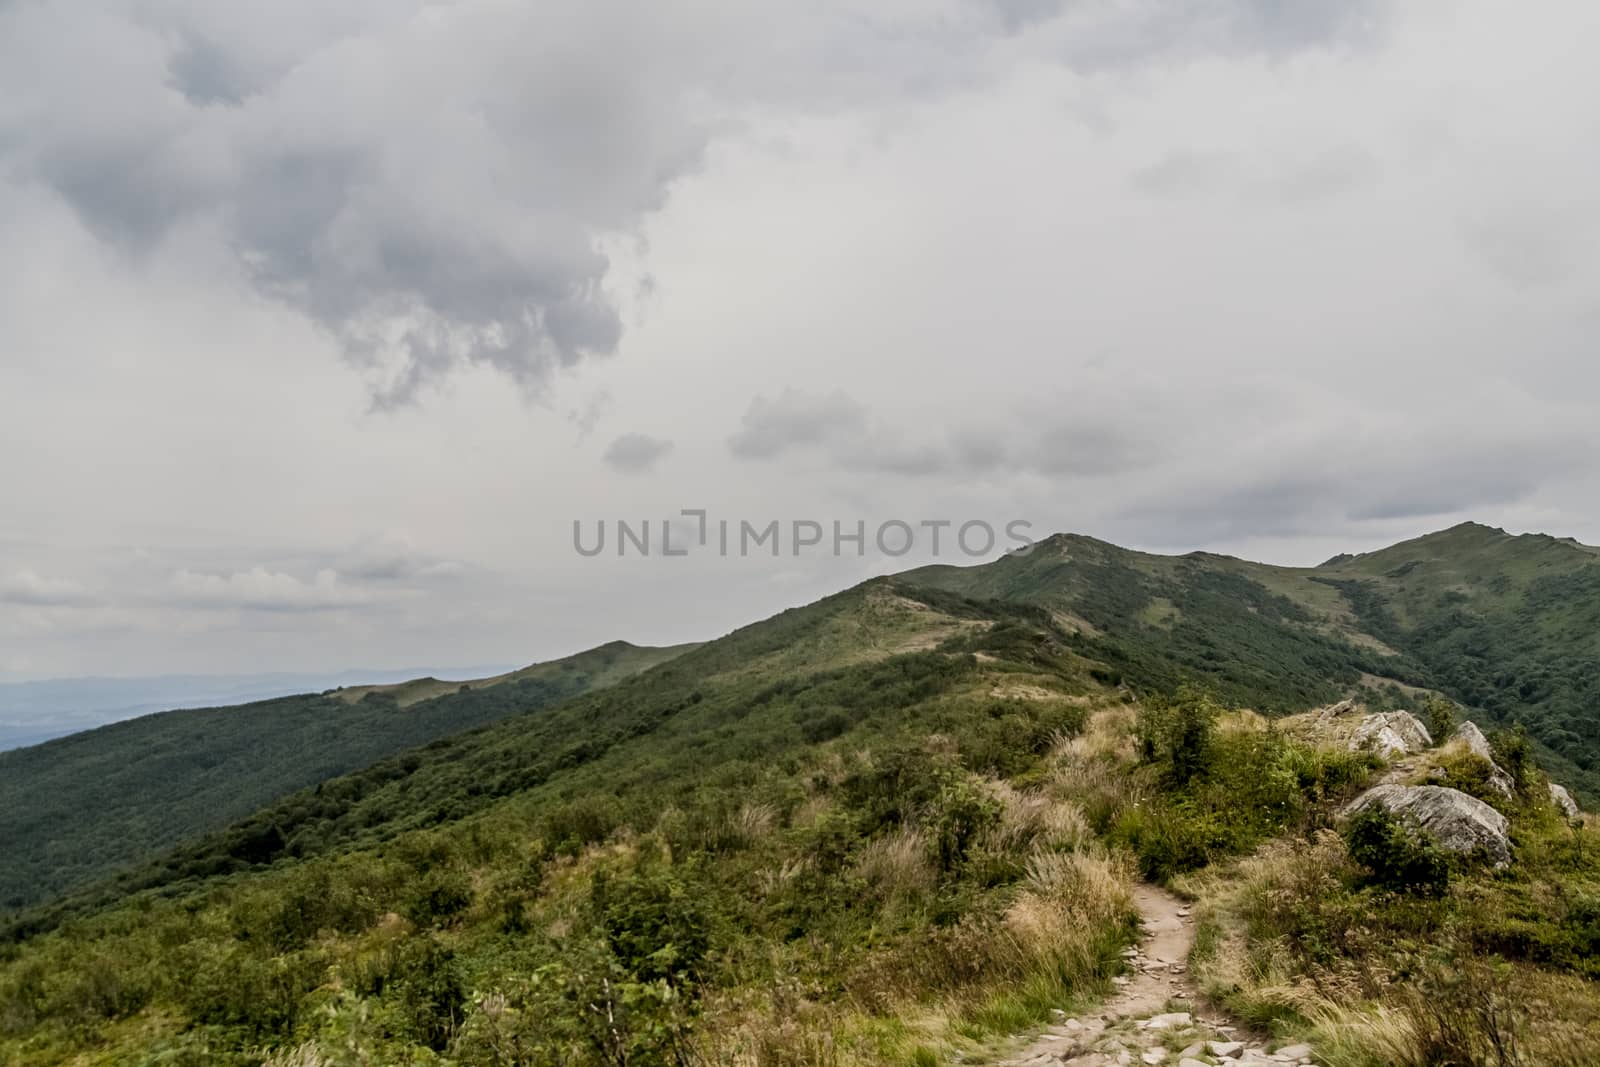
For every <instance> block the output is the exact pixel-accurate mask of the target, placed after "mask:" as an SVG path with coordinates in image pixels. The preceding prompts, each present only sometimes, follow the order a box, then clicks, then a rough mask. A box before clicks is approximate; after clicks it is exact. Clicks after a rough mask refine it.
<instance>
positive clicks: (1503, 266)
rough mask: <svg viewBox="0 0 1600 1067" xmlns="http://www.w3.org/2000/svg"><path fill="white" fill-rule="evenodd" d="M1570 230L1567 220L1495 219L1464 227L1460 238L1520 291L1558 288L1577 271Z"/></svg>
mask: <svg viewBox="0 0 1600 1067" xmlns="http://www.w3.org/2000/svg"><path fill="white" fill-rule="evenodd" d="M1573 227H1574V223H1573V221H1572V220H1570V219H1569V220H1552V221H1545V220H1543V219H1536V218H1515V219H1512V218H1496V219H1486V220H1478V221H1474V222H1470V223H1466V224H1464V225H1463V226H1462V236H1463V238H1464V240H1465V242H1466V245H1467V247H1468V248H1469V249H1471V250H1472V251H1473V252H1474V253H1476V254H1477V256H1478V257H1479V259H1480V260H1482V262H1483V263H1484V264H1485V265H1487V266H1488V267H1489V269H1490V270H1492V271H1494V272H1495V273H1496V274H1498V275H1499V276H1500V277H1502V278H1504V279H1505V280H1506V281H1508V282H1510V283H1511V284H1512V285H1514V286H1516V287H1518V288H1521V289H1540V288H1544V287H1547V286H1553V285H1559V284H1561V283H1562V282H1564V281H1566V280H1567V279H1568V278H1569V277H1570V276H1571V275H1572V274H1573V272H1574V270H1575V268H1576V267H1577V264H1578V258H1579V255H1578V251H1577V247H1575V243H1574V236H1575V235H1574V233H1573ZM1577 240H1578V241H1583V240H1585V238H1583V237H1578V238H1577Z"/></svg>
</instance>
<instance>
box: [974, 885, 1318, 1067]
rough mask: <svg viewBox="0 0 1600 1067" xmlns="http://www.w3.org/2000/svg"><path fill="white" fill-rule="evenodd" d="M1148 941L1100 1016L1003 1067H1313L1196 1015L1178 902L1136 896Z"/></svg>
mask: <svg viewBox="0 0 1600 1067" xmlns="http://www.w3.org/2000/svg"><path fill="white" fill-rule="evenodd" d="M1133 897H1134V902H1135V904H1137V905H1138V908H1139V915H1140V918H1141V923H1142V927H1143V933H1142V935H1141V936H1140V938H1139V944H1138V946H1137V947H1136V948H1130V949H1128V950H1127V951H1126V952H1125V953H1124V955H1125V956H1126V957H1127V960H1128V967H1129V970H1130V972H1131V973H1130V974H1129V975H1126V976H1123V977H1119V978H1114V979H1112V981H1114V982H1116V983H1117V986H1118V990H1117V992H1116V994H1115V995H1113V996H1112V997H1111V999H1109V1000H1107V1001H1106V1002H1105V1003H1104V1004H1102V1005H1101V1006H1100V1008H1099V1010H1098V1011H1096V1012H1094V1013H1092V1014H1085V1015H1082V1016H1079V1017H1076V1018H1067V1017H1066V1016H1065V1014H1063V1016H1062V1017H1061V1018H1060V1019H1059V1020H1058V1021H1057V1022H1056V1023H1055V1024H1054V1025H1052V1026H1051V1027H1050V1028H1049V1029H1047V1030H1046V1031H1045V1032H1044V1033H1043V1034H1040V1035H1039V1037H1038V1038H1037V1039H1036V1040H1035V1041H1034V1042H1033V1043H1032V1044H1030V1045H1028V1046H1027V1047H1026V1048H1024V1049H1022V1050H1021V1051H1019V1052H1017V1053H1015V1054H1014V1055H1013V1056H1012V1057H1011V1058H1009V1059H1006V1060H1002V1061H1001V1064H1000V1067H1058V1065H1061V1064H1066V1065H1068V1067H1113V1065H1120V1064H1168V1063H1170V1064H1178V1065H1181V1067H1200V1065H1203V1064H1230V1065H1239V1067H1248V1065H1252V1064H1254V1065H1261V1067H1267V1065H1271V1067H1282V1065H1284V1064H1297V1063H1310V1062H1311V1059H1310V1050H1309V1049H1307V1048H1305V1047H1304V1046H1295V1047H1289V1048H1281V1049H1278V1050H1276V1051H1275V1052H1268V1051H1267V1046H1264V1045H1261V1044H1258V1043H1256V1042H1253V1041H1247V1037H1248V1035H1244V1034H1242V1033H1241V1034H1240V1036H1239V1037H1238V1038H1237V1039H1236V1038H1235V1036H1234V1035H1235V1034H1236V1033H1238V1032H1239V1031H1238V1028H1237V1027H1234V1026H1231V1025H1229V1024H1228V1023H1227V1021H1226V1020H1223V1019H1221V1018H1218V1017H1215V1016H1211V1015H1202V1014H1200V1013H1199V1012H1198V1009H1197V1007H1196V1005H1197V1004H1198V991H1197V990H1196V989H1195V987H1194V982H1193V980H1192V979H1190V977H1189V973H1188V961H1189V952H1190V950H1191V949H1193V948H1194V920H1193V919H1192V918H1191V917H1190V914H1189V907H1188V905H1186V904H1185V903H1184V902H1183V901H1181V900H1179V899H1178V898H1177V897H1175V896H1173V895H1172V894H1171V893H1168V892H1167V891H1166V890H1164V889H1160V888H1158V887H1156V886H1152V885H1140V886H1137V887H1135V889H1134V891H1133Z"/></svg>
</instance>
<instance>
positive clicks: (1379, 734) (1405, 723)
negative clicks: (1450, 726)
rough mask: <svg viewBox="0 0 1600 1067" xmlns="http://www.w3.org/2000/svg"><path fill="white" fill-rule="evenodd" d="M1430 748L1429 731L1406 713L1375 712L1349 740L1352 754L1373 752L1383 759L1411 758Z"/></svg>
mask: <svg viewBox="0 0 1600 1067" xmlns="http://www.w3.org/2000/svg"><path fill="white" fill-rule="evenodd" d="M1432 744H1433V737H1432V735H1430V734H1429V733H1428V728H1427V727H1426V726H1424V725H1422V722H1421V721H1420V720H1419V719H1418V718H1417V717H1416V716H1415V715H1413V714H1411V713H1410V712H1409V711H1379V712H1375V713H1373V714H1371V715H1368V716H1367V717H1366V718H1364V719H1362V720H1361V725H1360V726H1357V727H1356V732H1355V733H1354V734H1352V735H1351V736H1350V750H1351V751H1352V752H1376V753H1377V754H1378V755H1380V756H1383V757H1384V758H1385V759H1388V758H1390V757H1393V756H1409V755H1413V754H1415V753H1418V752H1421V751H1422V750H1423V749H1425V748H1428V747H1430V746H1431V745H1432Z"/></svg>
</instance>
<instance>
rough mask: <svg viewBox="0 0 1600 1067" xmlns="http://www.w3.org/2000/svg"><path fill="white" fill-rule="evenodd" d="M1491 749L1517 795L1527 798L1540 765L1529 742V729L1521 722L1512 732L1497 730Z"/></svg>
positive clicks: (1531, 743)
mask: <svg viewBox="0 0 1600 1067" xmlns="http://www.w3.org/2000/svg"><path fill="white" fill-rule="evenodd" d="M1490 747H1492V748H1493V749H1494V760H1495V762H1496V763H1498V764H1500V766H1501V767H1502V768H1504V769H1505V772H1506V773H1507V774H1509V775H1510V776H1511V781H1512V783H1513V784H1514V785H1515V786H1516V789H1517V793H1518V794H1519V795H1521V796H1526V795H1528V793H1529V792H1530V787H1531V786H1532V785H1533V780H1534V778H1535V776H1536V775H1537V774H1538V770H1539V765H1538V763H1537V762H1536V761H1535V760H1534V758H1533V742H1531V741H1529V740H1528V729H1527V727H1525V726H1523V725H1522V724H1521V723H1520V722H1519V723H1517V725H1516V726H1515V727H1513V728H1512V729H1510V730H1497V731H1495V735H1494V738H1493V740H1492V741H1491V742H1490Z"/></svg>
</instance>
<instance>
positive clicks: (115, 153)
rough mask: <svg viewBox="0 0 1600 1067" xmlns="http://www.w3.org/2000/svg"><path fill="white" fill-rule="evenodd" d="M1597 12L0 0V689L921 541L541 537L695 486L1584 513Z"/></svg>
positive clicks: (1302, 521) (679, 583) (1211, 529)
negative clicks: (675, 550)
mask: <svg viewBox="0 0 1600 1067" xmlns="http://www.w3.org/2000/svg"><path fill="white" fill-rule="evenodd" d="M1597 54H1600V5H1596V4H1594V3H1593V2H1592V0H1545V2H1542V3H1539V4H1536V5H1516V4H1507V3H1504V2H1503V0H1460V2H1457V0H1437V2H1429V3H1412V4H1400V3H1391V2H1388V0H1358V2H1346V3H1326V2H1323V0H1115V2H1113V0H931V2H908V0H820V2H817V3H807V4H793V3H789V4H766V3H760V2H756V3H752V2H751V0H686V2H678V0H667V2H661V3H650V4H635V3H630V4H620V3H613V2H611V0H571V2H568V0H543V2H541V3H536V4H529V3H518V2H510V0H488V2H485V0H456V2H450V3H421V2H417V0H352V2H347V3H342V4H328V3H325V2H323V0H281V2H279V3H275V4H270V5H261V4H239V3H232V2H218V0H120V2H119V0H75V2H60V3H53V2H35V0H0V249H3V250H4V254H3V255H0V501H3V504H0V679H13V680H14V679H21V678H34V677H48V676H63V675H83V674H153V673H158V672H167V671H268V670H327V669H333V668H342V667H352V666H367V667H391V666H404V665H407V664H413V663H423V662H426V663H448V662H460V663H484V662H522V661H531V660H534V659H541V658H546V657H549V656H552V655H556V654H560V653H565V652H568V651H572V650H575V649H578V648H582V647H586V646H589V645H593V644H596V643H599V642H602V641H605V640H609V639H612V638H626V639H629V640H633V641H637V642H642V643H643V642H648V643H664V642H669V641H680V640H688V639H694V638H702V637H707V636H712V635H715V634H717V633H720V632H723V631H726V630H727V629H729V628H731V627H733V626H736V625H739V624H742V623H744V622H747V621H751V620H753V619H755V618H758V617H762V616H765V615H768V614H771V613H772V612H774V611H776V610H779V609H781V608H783V607H787V606H791V605H794V604H797V603H801V602H804V601H808V600H810V599H814V598H815V597H816V596H819V595H821V594H823V593H826V592H830V591H833V590H836V589H839V588H842V587H844V586H846V585H849V584H852V583H853V582H855V581H857V580H859V579H861V578H864V577H866V576H868V575H871V574H875V573H884V572H888V571H892V570H897V569H901V568H904V567H906V566H909V565H912V564H913V563H916V562H918V561H920V560H923V559H926V558H928V556H929V554H930V553H929V548H930V546H929V544H928V543H927V540H926V538H923V539H922V540H921V541H920V542H919V543H918V544H917V545H916V547H915V548H914V550H913V551H912V552H911V553H910V554H908V555H906V556H903V557H898V558H888V557H885V556H884V555H883V554H881V553H880V552H878V551H877V548H876V546H874V545H872V544H870V543H869V544H868V546H867V551H866V553H865V555H864V556H859V557H858V556H856V555H854V554H847V555H846V557H845V558H843V559H835V558H833V557H832V555H831V553H829V552H826V551H817V550H811V551H808V552H806V553H803V554H802V555H801V556H800V557H798V558H796V557H795V556H793V555H792V554H791V553H790V552H789V545H788V544H787V543H785V545H784V554H783V555H782V556H781V557H780V558H779V559H777V560H774V559H772V558H771V557H770V556H765V555H758V556H757V557H753V558H749V559H739V558H731V559H730V558H722V557H720V556H719V555H718V554H717V553H716V552H715V551H710V550H700V551H697V552H694V553H692V554H691V555H690V556H688V557H681V558H680V557H674V558H670V559H664V558H661V557H660V556H659V555H658V554H657V555H652V556H651V557H649V558H638V557H637V556H635V555H631V554H630V555H629V556H627V557H624V558H620V559H619V558H617V556H616V553H615V551H614V550H613V549H614V547H615V546H614V544H613V545H610V546H608V550H607V551H606V552H602V553H601V554H600V555H598V556H595V557H593V558H587V557H584V556H581V555H579V554H578V553H577V552H576V551H574V547H573V522H574V520H575V519H576V520H581V521H582V522H583V523H584V524H585V527H584V528H585V530H586V531H587V533H586V537H588V538H590V539H592V537H593V536H594V530H595V525H594V524H595V523H596V522H597V521H598V520H600V519H602V518H604V519H606V520H608V522H610V523H614V522H615V520H616V519H618V518H625V519H629V520H632V521H634V522H635V523H637V522H638V521H639V520H641V519H644V518H649V519H652V520H653V522H652V525H653V526H656V527H659V524H660V523H661V520H662V518H663V517H665V516H669V515H671V516H676V515H677V514H678V512H679V510H680V509H684V508H704V509H707V510H708V512H709V516H708V517H709V520H710V522H711V523H713V524H714V523H715V521H716V520H717V519H719V518H726V519H730V520H733V521H734V522H735V523H737V522H738V520H740V519H747V520H750V521H752V522H755V523H757V524H761V525H764V524H765V523H766V522H767V521H768V520H770V519H778V520H781V521H783V522H785V523H788V522H790V521H792V520H817V521H819V522H821V523H823V524H824V525H825V527H826V526H829V525H831V523H832V522H833V521H834V520H840V521H842V522H844V523H845V528H846V529H847V530H849V529H853V527H854V523H855V522H856V521H857V520H861V521H864V522H867V523H868V524H869V526H868V529H869V542H870V541H871V539H872V538H871V533H870V531H872V530H874V529H876V527H877V524H879V523H881V522H883V521H884V520H887V519H902V520H904V521H906V522H908V523H912V524H916V523H918V522H920V521H922V520H933V519H951V520H955V521H957V522H960V521H965V520H969V519H983V520H986V521H989V522H991V523H993V524H994V525H995V526H996V527H997V528H999V527H1000V526H1002V525H1003V524H1004V523H1005V522H1008V521H1011V520H1017V519H1021V520H1027V521H1029V522H1031V523H1032V524H1033V526H1032V528H1033V530H1034V531H1035V532H1036V533H1038V534H1041V535H1042V534H1044V533H1047V532H1050V531H1053V530H1073V531H1080V532H1086V533H1091V534H1095V535H1097V536H1101V537H1105V538H1107V539H1110V540H1114V541H1117V542H1119V543H1123V544H1128V545H1132V546H1136V547H1143V548H1150V549H1155V550H1160V551H1187V550H1190V549H1195V548H1209V549H1214V550H1219V551H1228V552H1233V553H1236V554H1240V555H1246V556H1250V557H1254V558H1261V559H1266V560H1269V561H1273V562H1283V563H1306V564H1309V563H1315V562H1317V561H1319V560H1321V559H1323V558H1325V557H1327V556H1329V555H1331V554H1333V553H1334V552H1337V551H1342V550H1360V549H1364V548H1371V547H1375V546H1377V545H1380V544H1384V543H1387V542H1390V541H1393V540H1398V539H1400V538H1402V537H1407V536H1412V535H1414V534H1417V533H1421V532H1424V531H1427V530H1431V529H1437V528H1440V527H1443V526H1447V525H1450V524H1452V523H1454V522H1457V521H1460V520H1462V519H1466V518H1473V519H1479V520H1481V521H1486V522H1490V523H1493V524H1496V525H1503V526H1506V527H1509V528H1512V529H1515V530H1528V529H1537V530H1546V531H1549V532H1552V533H1557V534H1562V535H1572V536H1576V537H1578V538H1580V539H1582V540H1586V541H1589V542H1600V494H1597V492H1596V490H1597V489H1600V465H1597V464H1596V463H1595V460H1594V457H1595V456H1596V455H1597V454H1600V453H1597V446H1600V420H1597V419H1596V417H1595V411H1596V400H1595V398H1596V395H1597V393H1596V390H1597V387H1600V360H1597V358H1596V355H1597V353H1596V337H1597V336H1600V210H1597V208H1600V108H1597V107H1596V106H1595V103H1594V102H1595V101H1596V100H1600V65H1596V64H1595V63H1594V61H1593V57H1594V56H1595V55H1597ZM695 522H696V520H695V519H693V518H688V519H685V520H684V521H683V524H681V525H680V526H679V527H676V528H675V530H676V532H677V533H679V534H684V533H693V532H694V530H693V527H694V524H695ZM735 529H737V526H735ZM612 533H613V534H614V529H613V531H612ZM657 536H659V535H657ZM785 536H787V534H786V535H785ZM710 540H711V541H713V542H714V541H715V527H714V526H712V537H711V538H710ZM657 547H659V546H657ZM824 547H826V545H825V546H824ZM847 547H848V546H847ZM944 547H945V549H946V553H945V558H946V559H948V560H949V561H951V562H964V560H963V559H962V558H961V557H959V556H953V555H951V554H950V553H949V551H948V549H949V545H948V543H947V544H946V545H945V546H944ZM850 551H851V552H852V553H853V549H851V550H850Z"/></svg>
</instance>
